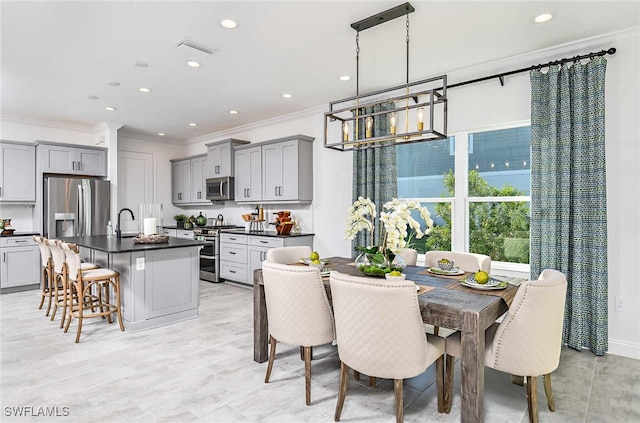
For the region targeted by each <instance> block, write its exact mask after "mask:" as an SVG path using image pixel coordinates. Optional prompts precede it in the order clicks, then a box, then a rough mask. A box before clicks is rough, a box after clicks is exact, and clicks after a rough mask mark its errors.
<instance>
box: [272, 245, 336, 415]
mask: <svg viewBox="0 0 640 423" xmlns="http://www.w3.org/2000/svg"><path fill="white" fill-rule="evenodd" d="M299 259H300V257H298V260H299ZM262 278H263V280H264V296H265V301H266V304H267V320H268V322H269V344H270V346H271V348H270V351H269V362H268V364H267V373H266V375H265V378H264V382H265V383H269V378H270V376H271V370H272V368H273V361H274V359H275V355H276V342H283V343H285V344H290V345H298V346H300V347H302V348H303V355H304V374H305V402H306V404H307V405H310V404H311V347H314V346H318V345H324V344H329V343H331V342H333V340H334V338H335V334H334V323H333V312H332V311H331V305H330V304H329V299H328V298H327V293H326V291H325V288H324V283H323V282H322V277H321V276H320V270H319V269H318V268H315V267H310V266H289V265H287V264H281V263H274V262H272V261H269V260H266V261H264V262H262Z"/></svg>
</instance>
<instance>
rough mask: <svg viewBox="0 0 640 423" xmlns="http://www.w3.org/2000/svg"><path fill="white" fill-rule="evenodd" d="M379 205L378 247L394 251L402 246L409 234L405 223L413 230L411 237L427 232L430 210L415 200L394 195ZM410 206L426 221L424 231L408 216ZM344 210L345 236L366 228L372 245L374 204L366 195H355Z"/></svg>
mask: <svg viewBox="0 0 640 423" xmlns="http://www.w3.org/2000/svg"><path fill="white" fill-rule="evenodd" d="M382 208H383V209H384V211H382V212H380V219H379V220H380V230H381V234H382V236H381V237H380V245H379V246H378V251H384V250H391V251H392V252H396V251H398V250H399V249H400V248H404V247H406V246H407V242H406V238H407V236H408V235H409V234H408V232H407V226H408V227H409V228H411V229H413V230H414V231H415V237H416V238H418V239H419V238H422V237H423V236H424V235H425V234H428V233H429V231H430V230H431V228H433V220H432V219H431V213H429V210H428V209H427V208H426V207H423V206H422V205H421V204H420V203H419V202H417V201H404V200H398V199H397V198H394V199H393V200H391V201H389V202H387V203H385V204H384V205H383V206H382ZM413 210H417V211H418V212H419V213H420V216H422V218H423V219H424V221H425V223H426V228H425V230H424V231H423V230H422V228H421V227H420V223H419V222H418V221H416V220H415V219H414V218H413V216H411V212H412V211H413ZM348 212H349V216H348V218H347V230H346V235H345V239H347V240H353V239H354V238H355V237H356V235H357V234H358V232H360V231H362V230H364V229H366V230H368V231H369V233H370V236H371V243H370V245H371V246H373V245H374V233H375V227H376V225H375V218H376V215H377V213H376V205H375V204H374V203H373V202H372V201H371V200H370V199H368V198H364V197H358V199H357V200H356V201H355V202H354V203H353V205H352V206H351V207H349V209H348Z"/></svg>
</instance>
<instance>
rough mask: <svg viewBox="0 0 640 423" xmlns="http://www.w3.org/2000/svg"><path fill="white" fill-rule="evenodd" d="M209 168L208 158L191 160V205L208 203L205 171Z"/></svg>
mask: <svg viewBox="0 0 640 423" xmlns="http://www.w3.org/2000/svg"><path fill="white" fill-rule="evenodd" d="M207 167H208V164H207V156H202V157H197V158H194V159H191V203H208V204H211V201H209V200H207V182H206V176H205V171H206V169H207Z"/></svg>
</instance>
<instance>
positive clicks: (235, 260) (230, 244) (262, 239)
mask: <svg viewBox="0 0 640 423" xmlns="http://www.w3.org/2000/svg"><path fill="white" fill-rule="evenodd" d="M297 245H308V246H309V247H311V248H313V235H306V236H305V235H298V236H294V237H280V236H268V235H267V236H264V235H253V234H252V235H238V234H225V233H222V234H220V276H221V277H222V278H223V279H226V280H230V281H234V282H240V283H244V284H248V285H253V271H254V270H256V269H260V268H261V267H262V262H263V261H265V260H266V259H267V251H269V249H270V248H276V247H291V246H297Z"/></svg>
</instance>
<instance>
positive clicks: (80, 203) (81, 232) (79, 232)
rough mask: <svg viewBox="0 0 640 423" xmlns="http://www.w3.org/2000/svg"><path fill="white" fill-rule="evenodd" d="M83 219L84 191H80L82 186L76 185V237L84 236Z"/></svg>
mask: <svg viewBox="0 0 640 423" xmlns="http://www.w3.org/2000/svg"><path fill="white" fill-rule="evenodd" d="M84 217H85V216H84V190H83V189H82V185H78V220H77V222H78V223H77V224H78V228H77V231H76V234H77V236H85V233H84V223H85V222H84Z"/></svg>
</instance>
